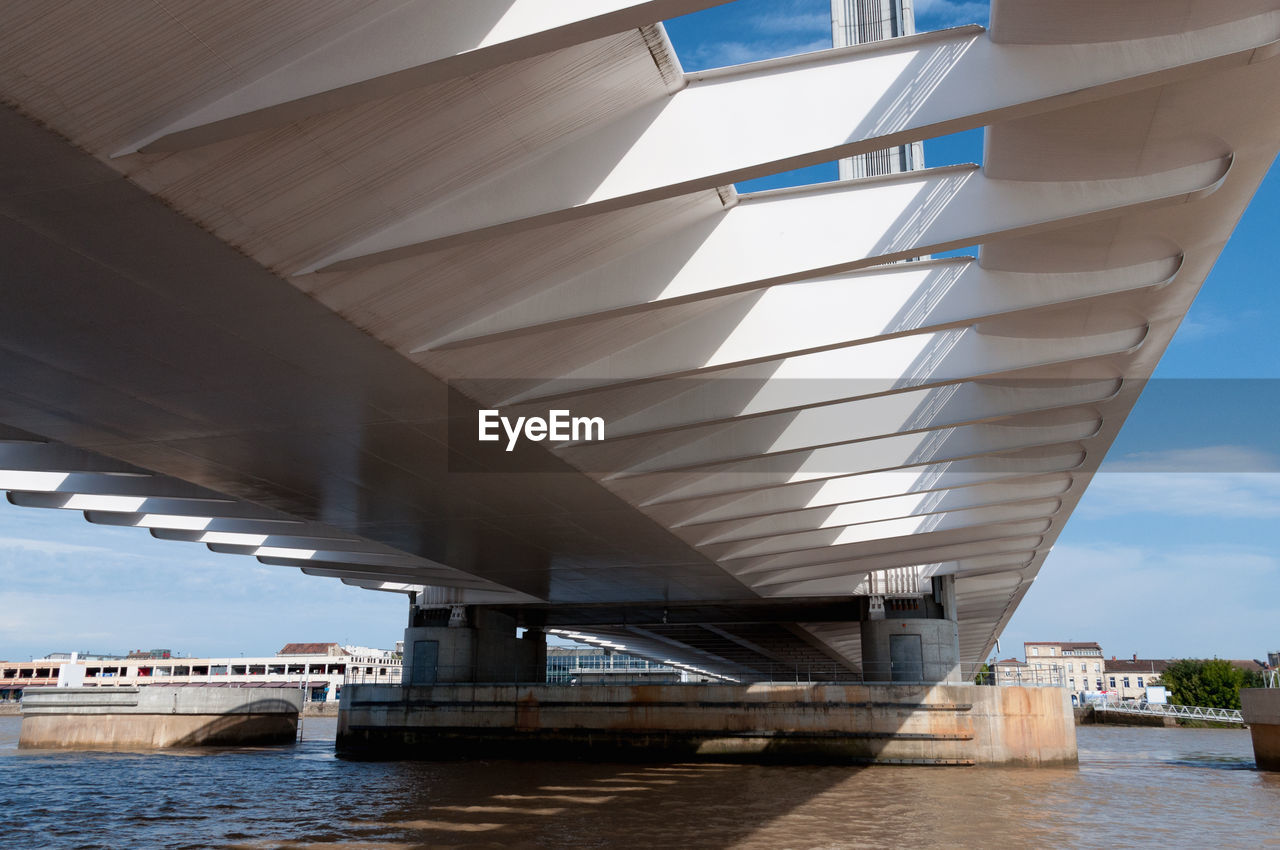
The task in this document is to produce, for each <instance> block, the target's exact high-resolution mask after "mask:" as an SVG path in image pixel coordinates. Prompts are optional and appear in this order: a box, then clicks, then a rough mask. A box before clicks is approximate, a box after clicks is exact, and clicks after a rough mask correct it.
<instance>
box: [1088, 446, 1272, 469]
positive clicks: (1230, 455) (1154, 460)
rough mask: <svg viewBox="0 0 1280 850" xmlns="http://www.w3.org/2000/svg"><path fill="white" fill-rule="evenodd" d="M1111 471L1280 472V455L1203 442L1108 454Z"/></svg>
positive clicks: (1242, 447)
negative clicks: (1124, 453)
mask: <svg viewBox="0 0 1280 850" xmlns="http://www.w3.org/2000/svg"><path fill="white" fill-rule="evenodd" d="M1103 469H1104V470H1105V471H1106V472H1108V473H1110V472H1280V458H1277V457H1276V456H1275V455H1273V454H1271V453H1270V452H1264V451H1260V450H1258V449H1253V448H1249V447H1247V446H1201V447H1199V448H1193V449H1171V450H1169V451H1163V452H1131V453H1130V454H1126V455H1120V456H1118V457H1110V458H1107V461H1106V463H1105V464H1104V466H1103Z"/></svg>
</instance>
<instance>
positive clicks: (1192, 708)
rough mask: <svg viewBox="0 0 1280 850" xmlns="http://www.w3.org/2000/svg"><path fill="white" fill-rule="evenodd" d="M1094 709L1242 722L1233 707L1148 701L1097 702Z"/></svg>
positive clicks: (1223, 721)
mask: <svg viewBox="0 0 1280 850" xmlns="http://www.w3.org/2000/svg"><path fill="white" fill-rule="evenodd" d="M1093 708H1094V711H1114V712H1116V713H1117V714H1136V715H1143V716H1146V717H1174V718H1179V717H1180V718H1183V719H1185V720H1212V721H1214V722H1216V723H1240V724H1243V723H1244V718H1243V717H1241V715H1240V712H1239V711H1238V710H1237V709H1234V708H1204V707H1202V706H1198V705H1158V704H1154V703H1149V702H1140V703H1133V704H1125V703H1114V704H1113V703H1107V702H1099V703H1096V704H1095V705H1094V707H1093Z"/></svg>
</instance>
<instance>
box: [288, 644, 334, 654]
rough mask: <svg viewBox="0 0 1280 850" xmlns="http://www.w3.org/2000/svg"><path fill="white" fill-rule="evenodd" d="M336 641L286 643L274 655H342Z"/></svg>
mask: <svg viewBox="0 0 1280 850" xmlns="http://www.w3.org/2000/svg"><path fill="white" fill-rule="evenodd" d="M342 654H343V651H342V647H341V646H339V645H338V644H336V643H286V644H285V645H284V649H282V650H280V651H279V652H277V653H276V655H342Z"/></svg>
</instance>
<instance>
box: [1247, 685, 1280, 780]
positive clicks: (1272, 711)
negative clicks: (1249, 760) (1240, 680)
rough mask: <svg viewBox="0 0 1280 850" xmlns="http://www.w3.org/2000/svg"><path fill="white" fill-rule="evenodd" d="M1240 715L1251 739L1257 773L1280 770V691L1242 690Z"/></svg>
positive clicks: (1263, 689)
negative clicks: (1246, 725) (1259, 771)
mask: <svg viewBox="0 0 1280 850" xmlns="http://www.w3.org/2000/svg"><path fill="white" fill-rule="evenodd" d="M1240 714H1241V716H1242V717H1244V722H1245V723H1247V724H1248V726H1249V735H1250V736H1251V737H1252V738H1253V759H1254V761H1256V762H1257V763H1258V769H1259V770H1280V688H1244V689H1242V690H1241V691H1240Z"/></svg>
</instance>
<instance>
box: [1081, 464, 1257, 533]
mask: <svg viewBox="0 0 1280 850" xmlns="http://www.w3.org/2000/svg"><path fill="white" fill-rule="evenodd" d="M1278 472H1280V461H1277V458H1276V457H1275V456H1274V455H1271V454H1269V453H1267V452H1261V451H1257V450H1254V449H1249V448H1245V447H1241V446H1206V447H1203V448H1197V449H1180V450H1174V451H1166V452H1139V453H1135V454H1130V455H1125V456H1123V457H1120V458H1116V459H1115V460H1111V459H1108V461H1107V462H1106V463H1105V464H1104V465H1103V468H1102V471H1100V472H1099V473H1098V474H1097V475H1095V476H1094V479H1093V482H1092V483H1091V484H1090V485H1089V489H1088V492H1087V493H1086V494H1085V496H1084V498H1083V499H1082V500H1081V502H1080V508H1079V510H1078V512H1077V513H1078V514H1079V515H1080V516H1081V517H1093V518H1096V517H1110V516H1118V515H1124V514H1157V515H1162V516H1188V517H1220V518H1226V519H1270V518H1280V474H1277V473H1278Z"/></svg>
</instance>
